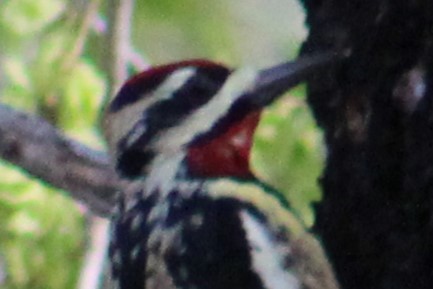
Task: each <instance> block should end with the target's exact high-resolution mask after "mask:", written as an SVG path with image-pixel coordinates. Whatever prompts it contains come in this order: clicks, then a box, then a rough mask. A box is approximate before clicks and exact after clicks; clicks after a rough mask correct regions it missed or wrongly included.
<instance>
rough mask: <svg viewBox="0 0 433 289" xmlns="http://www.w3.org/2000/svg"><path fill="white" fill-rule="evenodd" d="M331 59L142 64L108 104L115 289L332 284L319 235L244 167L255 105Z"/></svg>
mask: <svg viewBox="0 0 433 289" xmlns="http://www.w3.org/2000/svg"><path fill="white" fill-rule="evenodd" d="M332 59H333V56H330V55H320V56H313V57H309V58H303V59H300V60H298V61H296V62H292V63H286V64H282V65H279V66H275V67H273V68H269V69H265V70H261V71H253V70H249V69H243V70H235V71H232V70H230V69H227V68H226V67H224V66H222V65H219V64H215V63H213V62H209V61H204V60H195V61H185V62H179V63H175V64H170V65H164V66H159V67H155V68H152V69H150V70H147V71H144V72H142V73H141V74H138V75H137V76H135V77H133V78H131V79H130V80H129V81H127V82H126V84H125V85H124V86H123V87H122V88H121V90H120V92H119V93H118V95H117V96H116V98H115V99H114V100H113V101H112V102H111V104H110V105H109V107H108V108H107V111H106V117H105V122H104V129H105V134H106V136H107V139H108V142H109V146H110V149H111V153H112V156H113V158H114V159H115V161H116V166H117V170H118V172H119V173H120V174H121V175H122V176H124V177H125V178H128V179H129V181H130V185H129V187H128V188H127V189H126V190H125V191H124V192H122V194H121V200H120V201H119V204H118V206H117V211H116V212H115V214H114V221H113V227H112V236H111V237H112V240H111V246H110V259H111V262H112V276H113V280H114V283H115V284H116V286H117V288H120V289H179V288H182V289H297V288H299V289H301V288H305V289H307V288H308V289H319V288H322V289H335V288H337V287H338V286H337V282H336V281H335V278H334V275H333V273H332V270H331V268H330V265H329V264H328V262H327V259H326V257H325V255H324V253H323V251H322V249H321V247H320V245H319V244H318V242H317V240H316V239H315V238H314V237H313V236H312V235H311V234H310V233H308V232H307V231H306V230H305V228H304V227H303V225H302V224H301V222H299V221H298V219H297V218H296V217H295V216H294V215H293V213H292V212H291V210H290V206H289V204H288V202H287V200H286V199H285V198H284V197H283V196H282V195H281V194H280V193H279V192H277V191H276V190H274V189H273V188H271V187H270V186H268V185H266V184H264V183H262V182H260V181H259V180H258V179H256V178H255V177H254V176H253V174H252V172H251V170H250V167H249V155H250V148H251V144H252V137H253V133H254V131H255V128H256V126H257V123H258V121H259V117H260V112H261V110H262V109H263V108H264V107H265V106H266V105H268V104H269V103H271V102H272V101H273V100H274V99H275V98H277V97H278V96H279V95H281V94H282V93H283V92H284V91H286V90H287V89H289V88H290V87H292V86H294V85H295V84H297V83H299V82H301V81H302V80H304V79H305V78H307V77H308V76H309V75H311V74H312V72H313V71H314V70H315V69H316V68H317V67H323V66H324V65H327V64H328V63H329V62H330V61H331V60H332Z"/></svg>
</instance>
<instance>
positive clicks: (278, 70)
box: [244, 53, 343, 107]
mask: <svg viewBox="0 0 433 289" xmlns="http://www.w3.org/2000/svg"><path fill="white" fill-rule="evenodd" d="M342 58H343V55H340V54H337V53H320V54H315V55H310V56H303V57H300V58H298V59H296V60H294V61H291V62H286V63H283V64H280V65H277V66H274V67H271V68H267V69H264V70H261V71H260V72H259V74H258V77H257V80H256V82H255V84H254V87H252V89H251V90H250V93H248V94H247V95H245V96H244V97H246V98H249V101H251V104H252V105H253V106H254V107H264V106H266V105H269V104H270V103H272V102H273V101H274V100H275V99H276V98H278V97H279V96H280V95H282V94H283V93H284V92H286V91H288V90H290V89H291V88H293V87H294V86H296V85H298V84H300V83H301V82H304V81H306V80H309V79H311V77H313V76H314V75H315V74H316V73H317V71H318V70H322V69H324V68H327V67H331V66H332V65H334V64H336V63H338V62H339V61H340V60H341V59H342Z"/></svg>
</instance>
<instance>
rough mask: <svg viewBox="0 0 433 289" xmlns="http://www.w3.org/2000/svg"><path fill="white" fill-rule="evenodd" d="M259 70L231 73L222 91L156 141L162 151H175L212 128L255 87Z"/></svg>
mask: <svg viewBox="0 0 433 289" xmlns="http://www.w3.org/2000/svg"><path fill="white" fill-rule="evenodd" d="M256 77H257V71H255V70H253V69H249V68H246V69H242V70H237V71H235V72H234V73H233V74H231V75H230V76H229V78H228V80H227V81H226V83H225V84H224V86H223V87H222V88H221V89H220V91H219V92H218V93H217V94H216V95H215V96H214V97H213V98H212V99H211V100H210V101H209V102H208V103H207V104H206V105H204V106H202V107H201V108H199V109H197V110H196V111H194V113H193V114H191V115H190V116H189V117H188V118H186V119H185V120H183V121H182V124H181V125H180V126H178V127H174V128H172V129H169V130H167V131H166V132H165V133H164V134H163V135H161V136H160V137H159V138H158V140H157V141H156V142H155V143H154V145H153V146H154V148H155V150H157V151H161V152H174V151H175V150H176V149H179V148H181V147H182V146H183V145H185V144H187V143H188V142H190V141H191V140H192V139H194V137H196V136H197V135H199V134H201V133H204V132H207V131H209V130H211V128H212V126H213V125H214V124H215V123H216V122H217V121H218V120H219V119H221V118H222V117H223V116H224V115H225V114H226V113H227V111H228V110H229V108H230V107H231V105H232V104H233V102H234V101H235V100H236V99H237V98H238V97H239V96H241V95H243V94H244V93H245V92H246V91H248V89H250V88H251V87H253V85H254V82H255V80H256Z"/></svg>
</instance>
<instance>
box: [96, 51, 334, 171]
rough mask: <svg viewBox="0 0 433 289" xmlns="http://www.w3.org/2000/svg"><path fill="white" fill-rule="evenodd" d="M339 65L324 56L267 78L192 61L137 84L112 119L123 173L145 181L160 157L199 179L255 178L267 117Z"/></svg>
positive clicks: (111, 138) (108, 120)
mask: <svg viewBox="0 0 433 289" xmlns="http://www.w3.org/2000/svg"><path fill="white" fill-rule="evenodd" d="M334 58H335V56H334V55H328V54H324V55H316V56H314V57H308V58H303V59H299V60H298V61H295V62H291V63H285V64H281V65H278V66H275V67H272V68H269V69H264V70H259V71H256V70H252V69H240V70H231V69H229V68H227V67H225V66H223V65H220V64H217V63H214V62H210V61H205V60H192V61H183V62H178V63H174V64H168V65H163V66H158V67H154V68H151V69H149V70H146V71H144V72H142V73H140V74H138V75H136V76H134V77H132V78H131V79H129V80H128V81H127V82H126V83H125V84H124V85H123V87H122V88H121V89H120V91H119V93H118V94H117V96H116V97H115V98H114V99H113V101H112V102H111V103H110V105H109V106H108V108H107V111H106V114H105V121H104V131H105V135H106V137H107V140H108V143H109V147H110V151H111V154H112V156H113V157H114V158H115V160H116V164H117V169H118V170H119V172H120V173H121V174H123V175H124V176H126V177H137V176H141V175H145V174H147V173H148V172H149V170H150V169H152V164H153V162H154V161H155V160H156V159H157V158H158V157H161V156H163V157H165V158H170V157H171V156H178V155H179V154H180V155H182V159H183V162H184V163H185V165H186V166H185V167H186V170H187V173H188V174H190V175H192V176H198V177H219V176H233V177H240V178H248V177H251V176H252V174H251V171H250V167H249V157H250V150H251V146H252V140H253V134H254V131H255V129H256V127H257V124H258V121H259V118H260V113H261V111H262V109H263V108H264V107H265V106H266V105H268V104H270V103H271V102H272V101H273V100H274V99H275V98H277V97H278V96H279V95H281V94H282V93H283V92H285V91H286V90H288V89H289V88H291V87H293V86H294V85H296V84H298V83H299V82H301V81H303V80H305V79H306V78H308V77H309V76H311V75H312V74H313V73H314V71H315V70H316V69H317V68H318V67H323V66H324V65H327V64H329V63H330V62H331V61H332V60H333V59H334Z"/></svg>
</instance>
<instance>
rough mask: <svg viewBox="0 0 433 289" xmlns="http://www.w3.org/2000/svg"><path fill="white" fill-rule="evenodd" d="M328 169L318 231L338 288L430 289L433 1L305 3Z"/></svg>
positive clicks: (311, 89)
mask: <svg viewBox="0 0 433 289" xmlns="http://www.w3.org/2000/svg"><path fill="white" fill-rule="evenodd" d="M303 2H304V5H305V7H306V10H307V23H308V25H309V27H310V35H309V37H308V39H307V40H306V42H305V43H304V45H303V48H302V54H309V53H311V52H316V51H323V50H328V49H337V50H344V51H345V52H347V54H348V55H349V57H348V59H347V60H345V61H344V63H342V64H341V65H340V66H338V67H334V68H333V69H331V70H326V71H321V72H320V73H318V75H317V78H315V79H314V80H312V81H310V82H309V83H308V102H309V105H310V107H311V109H312V111H313V113H314V116H315V118H316V120H317V123H318V124H319V125H320V126H321V128H322V129H323V130H324V135H325V141H326V145H327V156H326V157H327V159H326V168H325V171H324V173H323V176H322V178H321V185H322V188H323V194H324V195H323V200H322V202H321V203H320V204H318V205H317V224H316V225H315V230H316V232H317V234H318V235H319V236H321V238H322V240H323V243H324V246H325V248H326V250H327V252H328V254H329V256H330V259H331V261H332V263H333V264H334V267H335V270H336V273H337V277H338V278H339V281H340V282H341V285H342V288H347V289H357V288H363V289H367V288H374V289H380V288H393V289H396V288H405V289H407V288H417V289H419V288H433V219H432V216H433V215H432V207H433V198H432V196H433V195H432V189H433V187H432V186H433V103H432V100H433V89H432V88H433V87H432V80H433V77H432V76H433V74H432V72H433V46H432V44H433V42H432V41H433V25H432V23H433V3H432V2H433V1H428V0H418V1H416V0H392V1H388V0H350V1H348V0H304V1H303Z"/></svg>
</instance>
